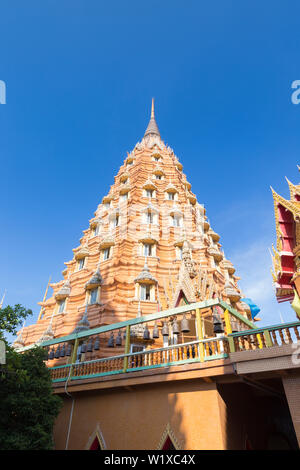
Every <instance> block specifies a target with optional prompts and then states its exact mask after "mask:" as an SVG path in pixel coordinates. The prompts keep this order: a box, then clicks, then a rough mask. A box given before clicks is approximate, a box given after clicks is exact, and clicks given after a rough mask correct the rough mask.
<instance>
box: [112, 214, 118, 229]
mask: <svg viewBox="0 0 300 470" xmlns="http://www.w3.org/2000/svg"><path fill="white" fill-rule="evenodd" d="M118 225H119V216H118V215H116V217H115V218H114V219H113V226H114V227H118Z"/></svg>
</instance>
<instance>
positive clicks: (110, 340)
mask: <svg viewBox="0 0 300 470" xmlns="http://www.w3.org/2000/svg"><path fill="white" fill-rule="evenodd" d="M107 346H108V347H109V348H113V347H114V346H115V337H114V334H113V333H111V335H110V338H109V340H108V343H107Z"/></svg>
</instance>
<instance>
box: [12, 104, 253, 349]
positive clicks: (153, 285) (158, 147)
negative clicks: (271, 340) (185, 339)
mask: <svg viewBox="0 0 300 470" xmlns="http://www.w3.org/2000/svg"><path fill="white" fill-rule="evenodd" d="M182 168H183V166H182V164H181V163H180V162H179V160H178V158H177V156H176V155H175V153H174V151H173V150H172V149H171V148H170V147H169V146H166V145H165V143H164V142H163V140H162V138H161V135H160V132H159V129H158V125H157V123H156V120H155V115H154V101H153V100H152V109H151V118H150V121H149V124H148V127H147V129H146V132H145V134H144V136H143V138H142V140H141V142H138V143H137V144H136V145H135V147H134V149H133V150H132V151H131V152H130V153H128V154H127V157H126V158H125V160H124V164H123V165H122V166H121V168H120V169H119V172H118V174H117V175H116V176H115V178H114V184H113V185H112V186H111V187H110V189H109V191H108V193H107V194H105V195H104V196H103V198H102V201H101V203H100V204H99V205H98V207H97V209H96V212H95V213H94V217H92V218H91V219H90V220H89V226H88V228H87V229H86V230H84V231H83V236H82V238H81V239H80V244H79V245H78V246H77V247H75V248H74V249H73V256H72V259H71V260H70V261H67V262H66V263H65V265H66V268H65V270H64V271H63V273H62V274H63V279H62V280H60V281H58V282H56V283H52V284H50V286H51V287H52V289H53V294H52V295H51V297H50V298H48V299H46V300H44V301H42V302H40V306H41V312H40V315H39V318H38V321H37V322H36V324H34V325H31V326H28V327H26V328H24V329H23V330H22V332H21V334H20V335H19V337H18V339H17V341H16V343H15V346H16V347H18V346H24V345H29V344H32V343H36V342H37V343H39V342H41V341H42V340H45V339H50V338H56V337H60V336H64V335H67V334H70V333H72V332H74V331H77V330H78V328H94V327H96V326H101V325H105V324H110V323H115V322H118V321H125V320H128V319H131V318H135V317H137V316H138V315H140V314H141V312H142V314H150V313H153V312H157V311H158V310H164V309H168V308H172V307H176V306H178V305H180V304H181V303H184V302H186V303H191V302H195V301H199V300H204V299H211V298H214V297H217V298H220V299H223V300H225V301H226V302H228V303H229V304H231V305H232V306H233V307H235V309H236V310H237V311H238V312H240V313H241V314H242V315H243V316H245V317H247V318H248V319H249V320H250V319H251V313H250V309H249V307H248V306H247V305H246V304H245V303H243V302H241V301H240V299H241V297H242V293H241V290H240V289H239V287H238V285H237V280H238V279H239V278H238V277H237V276H235V274H234V273H235V268H234V267H233V265H232V263H231V262H230V261H229V260H228V259H226V258H225V255H224V252H223V251H222V245H221V244H220V242H219V240H220V236H219V235H218V234H217V233H216V232H215V231H214V230H213V228H212V227H211V226H210V223H209V220H208V218H207V216H206V211H205V209H204V207H203V205H201V204H199V203H198V202H197V198H196V196H195V194H193V192H192V191H191V184H190V183H189V182H188V180H187V177H186V175H185V174H184V173H183V170H182ZM207 325H208V326H207V328H208V329H209V322H208V323H207ZM76 329H77V330H76ZM208 333H209V332H208Z"/></svg>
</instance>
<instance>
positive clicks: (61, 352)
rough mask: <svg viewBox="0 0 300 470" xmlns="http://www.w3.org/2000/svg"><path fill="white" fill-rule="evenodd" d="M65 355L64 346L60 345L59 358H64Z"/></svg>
mask: <svg viewBox="0 0 300 470" xmlns="http://www.w3.org/2000/svg"><path fill="white" fill-rule="evenodd" d="M65 355H66V347H65V344H63V345H62V348H61V350H60V355H59V356H60V357H65Z"/></svg>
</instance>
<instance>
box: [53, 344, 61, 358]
mask: <svg viewBox="0 0 300 470" xmlns="http://www.w3.org/2000/svg"><path fill="white" fill-rule="evenodd" d="M59 356H60V346H57V348H56V351H55V354H54V357H55V359H58V358H59Z"/></svg>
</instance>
